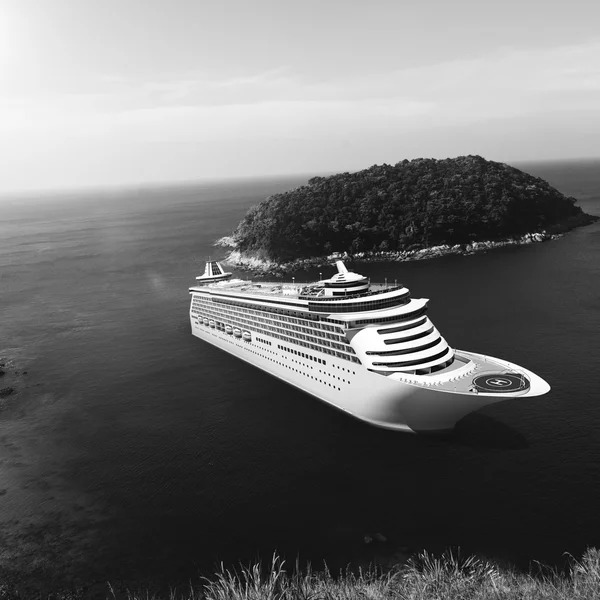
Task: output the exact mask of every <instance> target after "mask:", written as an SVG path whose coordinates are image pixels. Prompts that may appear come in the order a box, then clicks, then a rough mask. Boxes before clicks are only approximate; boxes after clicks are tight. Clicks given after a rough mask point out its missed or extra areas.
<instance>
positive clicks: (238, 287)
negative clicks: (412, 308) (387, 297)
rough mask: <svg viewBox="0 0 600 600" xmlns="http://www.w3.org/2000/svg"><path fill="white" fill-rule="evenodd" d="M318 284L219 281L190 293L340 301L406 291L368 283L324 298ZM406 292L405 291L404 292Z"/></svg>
mask: <svg viewBox="0 0 600 600" xmlns="http://www.w3.org/2000/svg"><path fill="white" fill-rule="evenodd" d="M319 284H320V282H318V281H316V282H313V283H295V282H293V283H289V282H288V283H282V282H281V281H250V280H244V279H230V280H229V281H219V282H215V283H212V284H210V285H196V286H192V287H190V292H192V291H194V292H206V291H210V292H212V291H215V292H218V293H223V292H225V293H231V294H244V295H245V294H250V295H255V296H265V297H271V298H272V297H277V296H281V297H285V298H291V299H296V300H310V301H311V302H313V301H340V300H350V299H357V298H367V297H370V296H375V295H378V294H384V293H386V292H394V291H396V290H406V288H405V287H404V286H403V285H393V286H390V285H388V284H387V283H370V284H369V289H368V290H367V291H365V292H358V293H353V294H344V295H343V296H335V297H331V296H325V295H324V294H323V291H324V288H323V286H321V285H319ZM406 291H407V290H406Z"/></svg>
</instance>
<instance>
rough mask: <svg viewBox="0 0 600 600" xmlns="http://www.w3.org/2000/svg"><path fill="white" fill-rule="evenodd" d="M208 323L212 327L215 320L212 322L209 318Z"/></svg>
mask: <svg viewBox="0 0 600 600" xmlns="http://www.w3.org/2000/svg"><path fill="white" fill-rule="evenodd" d="M208 324H209V325H210V326H211V327H214V326H215V322H214V321H213V320H212V319H211V320H210V321H209V322H208Z"/></svg>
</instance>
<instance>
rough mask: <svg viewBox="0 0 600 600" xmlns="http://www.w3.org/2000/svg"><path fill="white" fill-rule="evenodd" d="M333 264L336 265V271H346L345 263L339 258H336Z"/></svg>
mask: <svg viewBox="0 0 600 600" xmlns="http://www.w3.org/2000/svg"><path fill="white" fill-rule="evenodd" d="M335 266H336V267H337V270H338V273H347V272H348V269H346V265H345V264H344V263H343V262H342V261H341V260H336V261H335Z"/></svg>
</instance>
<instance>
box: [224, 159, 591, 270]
mask: <svg viewBox="0 0 600 600" xmlns="http://www.w3.org/2000/svg"><path fill="white" fill-rule="evenodd" d="M584 217H586V215H585V214H584V213H583V212H582V211H581V209H580V208H579V207H577V206H575V199H574V198H567V197H566V196H564V195H563V194H561V193H560V192H559V191H557V190H556V189H554V188H553V187H551V186H550V185H549V184H548V183H547V182H546V181H544V180H543V179H540V178H539V177H533V176H531V175H528V174H527V173H524V172H522V171H519V170H518V169H515V168H513V167H510V166H508V165H505V164H502V163H497V162H492V161H488V160H485V159H483V158H481V157H480V156H461V157H458V158H453V159H445V160H435V159H415V160H412V161H408V160H404V161H402V162H399V163H398V164H396V165H386V164H384V165H380V166H379V165H376V166H373V167H371V168H369V169H365V170H363V171H359V172H357V173H342V174H339V175H332V176H330V177H314V178H313V179H311V180H309V182H308V185H305V186H302V187H299V188H297V189H294V190H291V191H288V192H284V193H282V194H275V195H273V196H271V197H269V198H267V199H266V200H264V201H263V202H261V203H259V204H257V205H256V206H253V207H252V208H251V209H250V210H249V211H248V213H247V214H246V216H245V217H244V219H243V220H242V221H241V223H240V224H239V225H238V227H237V229H236V230H235V232H234V234H233V238H234V240H235V242H236V244H237V249H238V250H240V251H241V252H243V253H246V254H252V255H255V256H257V257H260V258H266V259H271V260H275V261H286V260H293V259H297V258H307V257H311V256H323V255H327V254H330V253H331V252H349V253H357V252H365V251H396V250H410V249H416V248H423V247H428V246H435V245H441V244H451V245H452V244H463V243H469V242H472V241H479V240H499V239H506V238H509V237H513V236H518V235H523V234H525V233H531V232H536V231H541V230H548V229H552V228H553V226H556V225H561V224H563V225H564V224H567V223H572V224H575V222H577V223H576V224H582V219H583V218H584ZM583 220H584V219H583ZM571 226H572V225H571ZM567 228H568V227H567Z"/></svg>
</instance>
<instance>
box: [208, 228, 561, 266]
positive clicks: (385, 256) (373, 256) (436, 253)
mask: <svg viewBox="0 0 600 600" xmlns="http://www.w3.org/2000/svg"><path fill="white" fill-rule="evenodd" d="M561 236H562V234H557V233H555V234H550V233H547V232H546V231H539V232H535V233H527V234H525V235H524V236H522V237H519V238H509V239H505V240H495V241H491V240H487V241H479V242H472V243H470V244H456V245H453V246H450V245H447V244H444V245H441V246H430V247H427V248H412V249H408V250H404V251H395V252H358V253H356V254H349V253H348V252H334V253H333V254H330V255H328V256H321V257H313V258H305V259H297V260H294V261H291V262H285V263H277V262H275V261H271V260H268V259H264V258H261V257H259V256H255V255H250V254H244V253H243V252H240V251H239V250H237V249H236V244H235V240H234V239H233V238H232V237H224V238H221V239H219V240H217V241H216V242H215V246H221V247H228V248H231V251H230V253H229V254H228V255H227V257H226V258H225V259H224V260H223V263H224V264H226V265H230V266H232V267H235V268H237V269H243V270H246V271H252V272H254V274H256V275H272V276H274V277H283V276H284V274H285V273H288V272H289V271H302V270H308V269H311V268H318V267H323V266H327V265H330V264H331V263H332V262H333V261H335V260H338V259H342V260H349V261H353V262H393V261H398V262H403V261H409V260H425V259H429V258H438V257H440V256H448V255H452V254H459V255H463V256H465V255H469V254H475V253H476V252H487V251H488V250H493V249H495V248H504V247H506V246H523V245H527V244H533V243H539V242H546V241H548V240H554V239H557V238H559V237H561Z"/></svg>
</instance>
